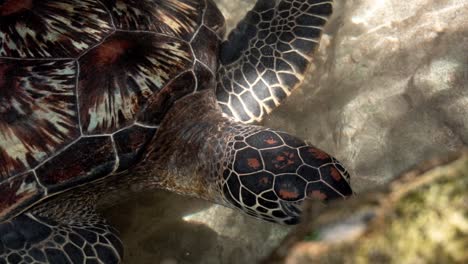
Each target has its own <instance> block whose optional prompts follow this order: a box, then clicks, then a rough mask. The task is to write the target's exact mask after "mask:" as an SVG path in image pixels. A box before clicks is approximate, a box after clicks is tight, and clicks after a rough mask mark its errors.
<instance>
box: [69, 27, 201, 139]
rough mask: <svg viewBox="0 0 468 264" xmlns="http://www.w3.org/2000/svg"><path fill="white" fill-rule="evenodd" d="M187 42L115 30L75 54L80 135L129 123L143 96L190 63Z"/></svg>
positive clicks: (104, 130)
mask: <svg viewBox="0 0 468 264" xmlns="http://www.w3.org/2000/svg"><path fill="white" fill-rule="evenodd" d="M192 60H193V59H192V55H191V51H190V47H189V46H188V45H187V44H186V43H185V42H182V41H179V40H177V39H174V38H171V37H164V36H158V35H155V34H151V33H142V32H137V33H134V32H116V33H115V34H113V35H112V36H110V37H109V38H108V39H106V40H105V41H104V43H102V44H101V45H99V46H98V47H96V48H95V49H92V50H90V51H89V52H88V53H86V54H85V55H84V56H83V57H81V58H80V59H79V62H80V69H81V72H80V76H79V85H78V97H79V104H80V113H81V116H80V117H81V125H82V128H83V133H85V134H91V135H95V134H102V133H112V132H114V131H116V130H118V129H119V128H122V127H125V126H128V125H130V124H131V123H132V122H133V120H134V119H135V117H136V115H137V114H138V113H139V112H141V110H142V107H144V106H145V104H146V102H147V100H148V98H150V97H151V96H152V95H154V94H155V93H156V92H158V91H159V90H160V89H162V88H163V87H164V86H165V85H166V83H167V82H168V81H169V80H171V79H172V78H174V77H175V76H177V74H179V73H180V72H183V71H184V70H186V69H188V68H190V67H191V65H192Z"/></svg>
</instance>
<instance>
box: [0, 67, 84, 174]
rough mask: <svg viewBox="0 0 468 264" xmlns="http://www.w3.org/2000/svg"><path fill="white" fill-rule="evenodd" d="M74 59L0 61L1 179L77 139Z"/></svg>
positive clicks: (20, 170) (28, 166)
mask: <svg viewBox="0 0 468 264" xmlns="http://www.w3.org/2000/svg"><path fill="white" fill-rule="evenodd" d="M75 74H76V66H75V63H74V62H73V61H65V60H63V61H17V60H5V59H0V161H1V162H0V181H2V180H4V179H6V178H9V177H11V176H13V175H15V174H18V173H22V172H24V170H25V169H30V168H33V167H34V166H36V165H37V164H39V163H40V162H42V161H43V160H45V159H47V158H48V157H49V156H50V155H51V154H53V153H55V152H56V151H58V150H59V149H61V148H63V147H64V146H65V145H67V144H69V143H70V142H72V141H73V140H74V139H75V138H76V137H78V135H79V128H78V117H77V109H76V96H75V91H74V86H75V79H76V77H75Z"/></svg>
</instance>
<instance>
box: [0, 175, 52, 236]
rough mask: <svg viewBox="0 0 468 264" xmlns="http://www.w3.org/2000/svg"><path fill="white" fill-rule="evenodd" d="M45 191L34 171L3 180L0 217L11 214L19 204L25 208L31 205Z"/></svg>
mask: <svg viewBox="0 0 468 264" xmlns="http://www.w3.org/2000/svg"><path fill="white" fill-rule="evenodd" d="M44 192H45V190H44V188H43V187H42V186H40V184H39V183H38V182H37V180H36V177H35V175H34V173H33V172H28V173H25V174H23V175H18V176H16V177H13V178H11V179H8V180H5V181H3V182H2V183H0V194H2V198H1V199H0V218H2V217H8V216H11V215H12V213H13V209H14V208H15V207H16V206H17V204H21V207H23V208H25V207H27V206H29V205H31V204H32V203H34V202H36V201H37V200H38V199H39V198H41V197H42V196H43V195H44ZM0 234H1V232H0ZM0 237H1V236H0Z"/></svg>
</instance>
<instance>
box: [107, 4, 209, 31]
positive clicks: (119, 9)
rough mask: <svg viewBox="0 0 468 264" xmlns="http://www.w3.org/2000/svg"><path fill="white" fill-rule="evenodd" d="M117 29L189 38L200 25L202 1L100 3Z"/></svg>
mask: <svg viewBox="0 0 468 264" xmlns="http://www.w3.org/2000/svg"><path fill="white" fill-rule="evenodd" d="M102 2H103V3H104V4H105V5H106V6H107V8H108V9H109V10H110V12H111V13H112V16H113V18H114V23H115V25H116V27H117V28H118V29H123V30H145V31H153V32H155V33H162V34H167V35H170V36H174V37H179V38H183V39H185V40H188V39H190V37H191V36H192V34H193V33H194V32H195V30H196V29H197V27H198V25H199V24H201V19H202V17H201V14H202V9H203V8H204V6H203V3H204V2H205V1H199V0H127V1H123V0H103V1H102Z"/></svg>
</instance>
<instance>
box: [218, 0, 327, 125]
mask: <svg viewBox="0 0 468 264" xmlns="http://www.w3.org/2000/svg"><path fill="white" fill-rule="evenodd" d="M331 13H332V1H327V0H309V1H305V0H259V1H257V4H256V5H255V7H254V8H253V10H251V11H250V12H249V13H248V14H247V16H246V17H245V18H244V19H243V20H242V21H241V22H240V23H239V24H238V25H237V28H236V29H234V30H233V31H232V32H231V33H230V35H229V37H228V40H227V41H225V42H224V43H223V44H222V47H221V52H220V69H219V71H218V86H217V89H216V96H217V99H218V102H219V104H220V106H221V107H222V110H223V112H224V113H225V114H227V115H229V116H231V117H234V118H236V119H237V120H239V121H241V122H243V123H252V122H256V121H260V120H262V118H263V117H264V116H265V115H266V114H267V113H269V112H271V111H272V110H273V109H274V108H275V107H277V106H278V105H279V104H280V103H281V102H282V101H283V100H284V99H285V98H286V97H287V96H289V95H290V94H291V91H292V90H293V89H294V88H295V87H297V86H298V85H299V84H300V83H301V81H302V80H303V79H304V73H305V72H306V70H307V68H308V67H309V65H310V64H311V63H312V60H313V59H312V53H313V52H314V51H315V49H316V48H317V46H318V44H319V40H320V37H321V34H322V29H323V26H324V25H325V23H326V21H327V18H328V17H329V16H330V15H331Z"/></svg>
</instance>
